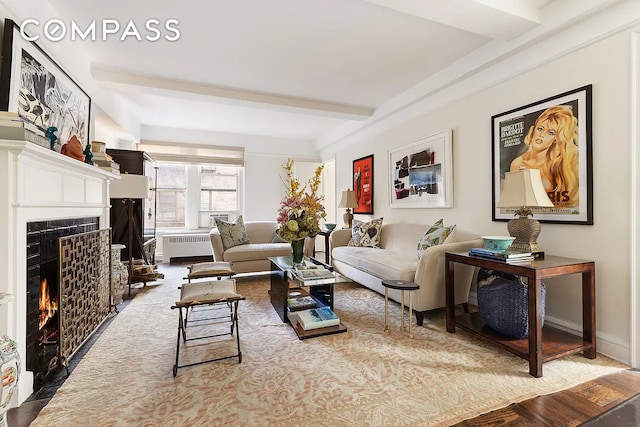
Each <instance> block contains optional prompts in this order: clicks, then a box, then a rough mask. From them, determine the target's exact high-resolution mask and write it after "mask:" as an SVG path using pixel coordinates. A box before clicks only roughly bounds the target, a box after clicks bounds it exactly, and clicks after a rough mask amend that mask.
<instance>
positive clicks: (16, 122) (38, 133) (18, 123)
mask: <svg viewBox="0 0 640 427" xmlns="http://www.w3.org/2000/svg"><path fill="white" fill-rule="evenodd" d="M0 139H14V140H19V141H29V142H33V143H34V144H37V145H39V146H41V147H44V148H46V149H47V150H50V149H51V141H50V140H49V138H45V137H44V136H43V135H42V130H40V129H39V128H38V127H37V126H36V125H34V124H33V123H29V122H26V121H24V120H23V119H22V118H21V117H20V116H19V115H18V113H13V112H10V111H0Z"/></svg>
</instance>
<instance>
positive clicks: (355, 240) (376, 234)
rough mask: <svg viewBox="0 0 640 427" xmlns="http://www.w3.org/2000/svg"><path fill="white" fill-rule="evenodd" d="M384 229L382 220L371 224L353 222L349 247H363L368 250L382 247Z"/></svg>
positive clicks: (370, 222)
mask: <svg viewBox="0 0 640 427" xmlns="http://www.w3.org/2000/svg"><path fill="white" fill-rule="evenodd" d="M381 229H382V218H378V219H374V220H373V221H369V222H362V221H359V220H357V219H354V220H353V223H352V226H351V240H349V243H348V244H347V246H362V247H368V248H379V247H380V230H381Z"/></svg>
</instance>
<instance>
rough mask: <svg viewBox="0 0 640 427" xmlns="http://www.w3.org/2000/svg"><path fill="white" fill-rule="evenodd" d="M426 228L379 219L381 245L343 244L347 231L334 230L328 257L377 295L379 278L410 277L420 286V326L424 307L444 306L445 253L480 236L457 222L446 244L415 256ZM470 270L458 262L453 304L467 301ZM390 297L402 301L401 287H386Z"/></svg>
mask: <svg viewBox="0 0 640 427" xmlns="http://www.w3.org/2000/svg"><path fill="white" fill-rule="evenodd" d="M428 228H429V225H423V224H383V225H382V230H381V233H380V248H363V247H354V246H347V243H348V242H349V239H350V238H351V230H350V229H346V230H345V229H342V230H336V231H334V232H333V233H331V236H330V237H329V247H330V248H331V259H332V261H331V262H332V264H333V266H334V267H335V269H336V271H338V272H340V273H341V274H342V275H344V276H347V277H348V278H350V279H351V280H353V281H355V282H358V283H359V284H361V285H363V286H366V287H367V288H370V289H372V290H374V291H376V292H379V293H381V294H384V286H382V280H383V279H396V280H409V281H412V282H415V283H417V284H418V285H420V289H419V290H417V291H415V292H414V298H413V308H414V310H415V313H416V320H417V322H418V325H422V323H423V320H424V312H425V311H428V310H432V309H435V308H440V307H444V306H445V295H444V293H445V289H444V254H445V252H466V251H468V250H469V249H470V248H472V247H482V246H483V241H482V239H481V238H479V237H478V236H476V235H474V234H471V233H467V232H463V231H461V230H458V228H457V227H456V228H455V229H454V231H453V232H452V234H451V235H450V236H449V237H448V238H447V240H446V242H445V243H443V244H441V245H437V246H432V247H430V248H428V249H427V250H426V251H425V252H424V253H423V255H422V257H421V258H420V259H418V255H417V246H418V241H419V240H420V238H421V237H422V236H423V234H424V233H425V232H426V231H427V229H428ZM473 271H474V268H473V267H468V266H463V265H461V264H456V266H455V280H456V284H455V297H456V301H455V303H456V304H463V303H466V302H467V300H468V298H469V290H470V287H471V280H472V276H473ZM389 298H390V299H393V300H395V301H397V302H400V298H401V293H400V291H398V290H395V289H389ZM407 303H408V301H407V298H405V304H407Z"/></svg>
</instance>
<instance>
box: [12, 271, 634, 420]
mask: <svg viewBox="0 0 640 427" xmlns="http://www.w3.org/2000/svg"><path fill="white" fill-rule="evenodd" d="M184 266H185V264H184V263H180V264H175V265H173V264H172V265H168V264H161V266H160V268H159V269H160V271H161V272H163V273H165V275H166V274H172V271H171V270H172V269H173V270H174V271H173V274H176V271H175V270H177V269H180V272H181V271H182V270H184V268H185V267H184ZM136 291H137V290H136V289H134V293H133V295H132V297H133V296H135V293H136ZM125 302H128V301H125ZM125 305H126V304H125ZM105 323H106V322H105ZM104 326H105V327H106V326H107V325H104ZM97 336H99V333H97V334H96V336H94V337H92V338H93V339H92V340H90V342H89V343H87V344H90V345H91V344H93V341H94V340H95V339H97ZM90 345H89V346H86V345H85V347H89V348H90ZM83 350H84V351H85V352H86V351H88V348H83ZM73 367H74V366H71V367H70V368H73ZM62 381H64V380H62ZM53 392H55V391H53ZM53 392H51V391H49V392H47V393H43V397H42V398H38V396H34V397H32V399H30V400H28V401H26V402H24V403H23V404H22V405H21V406H20V407H19V408H13V409H10V410H9V412H8V413H7V421H8V423H9V426H11V427H27V426H29V425H30V424H31V422H32V421H33V420H34V419H35V418H36V417H37V415H38V413H39V412H40V410H41V409H42V408H43V407H44V406H45V405H46V404H47V402H48V401H49V398H50V397H51V396H52V395H53ZM469 403H470V404H473V402H469ZM583 423H584V427H587V426H588V427H637V426H640V371H636V370H626V371H623V372H619V373H616V374H612V375H607V376H604V377H601V378H597V379H595V380H592V381H588V382H586V383H583V384H580V385H578V386H576V387H573V388H570V389H567V390H563V391H560V392H558V393H553V394H549V395H546V396H538V397H535V398H533V399H529V400H525V401H523V402H520V403H514V404H512V405H509V406H507V407H505V408H502V409H498V410H496V411H492V412H489V413H486V414H484V415H480V416H478V417H476V418H472V419H469V420H466V421H463V422H461V423H458V424H456V425H455V427H469V426H476V427H489V426H491V427H498V426H512V427H516V426H517V427H558V426H567V427H573V426H578V425H583Z"/></svg>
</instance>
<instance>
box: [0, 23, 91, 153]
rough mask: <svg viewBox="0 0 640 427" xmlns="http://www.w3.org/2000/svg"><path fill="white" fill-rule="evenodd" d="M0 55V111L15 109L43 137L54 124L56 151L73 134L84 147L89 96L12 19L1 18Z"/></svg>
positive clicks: (89, 106) (87, 133)
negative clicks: (1, 59)
mask: <svg viewBox="0 0 640 427" xmlns="http://www.w3.org/2000/svg"><path fill="white" fill-rule="evenodd" d="M2 58H3V61H2V74H1V76H0V110H4V111H12V112H17V113H18V114H19V115H20V117H21V118H22V119H23V120H24V121H26V122H29V123H31V124H33V125H34V126H36V127H37V128H38V129H39V130H40V133H41V134H42V135H43V136H44V133H45V132H46V130H47V129H48V128H49V127H56V128H57V131H56V133H55V135H56V136H57V137H58V141H57V144H58V145H57V149H56V151H59V148H60V147H61V146H62V145H64V144H66V143H67V142H68V141H69V140H70V139H71V137H72V136H74V135H75V136H76V137H77V138H78V139H79V140H80V143H81V144H82V146H83V148H84V147H85V146H86V145H87V144H88V143H89V115H90V111H91V98H90V97H89V95H87V93H86V92H85V91H84V90H82V88H81V87H80V86H78V84H77V83H76V82H75V81H74V80H73V79H72V78H71V77H70V76H69V75H68V74H67V73H66V72H65V71H64V70H63V69H62V68H61V67H60V66H59V65H58V64H57V63H56V62H55V61H54V60H53V59H51V57H50V56H49V55H48V54H47V53H46V52H45V51H44V50H42V49H41V48H40V46H38V45H37V44H36V43H35V42H32V41H28V40H25V39H24V38H23V37H22V35H21V33H20V28H19V27H18V25H17V24H16V23H15V22H13V21H12V20H11V19H5V21H4V39H3V45H2Z"/></svg>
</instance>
